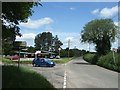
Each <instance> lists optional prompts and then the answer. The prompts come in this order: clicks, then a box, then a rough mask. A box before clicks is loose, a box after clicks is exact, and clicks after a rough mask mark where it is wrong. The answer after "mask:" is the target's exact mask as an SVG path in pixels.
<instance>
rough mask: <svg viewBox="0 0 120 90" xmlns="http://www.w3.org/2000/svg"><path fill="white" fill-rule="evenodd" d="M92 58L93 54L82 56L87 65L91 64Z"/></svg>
mask: <svg viewBox="0 0 120 90" xmlns="http://www.w3.org/2000/svg"><path fill="white" fill-rule="evenodd" d="M94 57H95V54H90V53H88V54H85V55H84V56H83V59H84V60H86V61H87V62H89V63H93V61H94Z"/></svg>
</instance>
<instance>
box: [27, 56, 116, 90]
mask: <svg viewBox="0 0 120 90" xmlns="http://www.w3.org/2000/svg"><path fill="white" fill-rule="evenodd" d="M27 67H28V68H30V69H32V70H34V71H37V72H38V73H40V74H42V75H43V76H45V77H46V78H47V79H48V81H50V82H51V83H52V84H53V85H54V86H55V87H56V88H118V73H117V72H114V71H111V70H107V69H104V68H102V67H99V66H97V65H91V64H89V63H87V62H86V61H84V60H83V59H82V58H81V57H79V58H76V59H74V60H72V61H70V62H68V63H67V64H57V65H56V66H55V67H52V68H48V67H32V65H28V66H27Z"/></svg>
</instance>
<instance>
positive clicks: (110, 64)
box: [97, 52, 120, 72]
mask: <svg viewBox="0 0 120 90" xmlns="http://www.w3.org/2000/svg"><path fill="white" fill-rule="evenodd" d="M114 55H115V61H114V59H113V53H112V52H110V53H108V54H107V55H104V56H101V57H100V58H99V60H98V62H97V64H98V65H100V66H102V67H105V68H108V69H111V70H114V71H118V72H120V54H118V53H115V54H114Z"/></svg>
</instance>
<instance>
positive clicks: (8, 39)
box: [1, 2, 41, 54]
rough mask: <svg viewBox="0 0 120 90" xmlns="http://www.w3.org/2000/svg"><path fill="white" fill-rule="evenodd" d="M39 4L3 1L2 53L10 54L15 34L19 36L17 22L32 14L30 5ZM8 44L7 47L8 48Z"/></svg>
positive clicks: (36, 3) (25, 20)
mask: <svg viewBox="0 0 120 90" xmlns="http://www.w3.org/2000/svg"><path fill="white" fill-rule="evenodd" d="M38 5H41V4H40V3H39V2H3V3H2V14H1V15H2V18H1V20H2V48H3V52H4V54H10V53H11V52H9V51H12V47H13V42H14V41H15V39H16V35H19V36H21V34H20V32H19V31H20V28H19V26H18V25H19V23H20V22H27V19H28V17H29V16H31V15H32V13H33V10H32V7H34V6H38ZM8 46H9V48H8Z"/></svg>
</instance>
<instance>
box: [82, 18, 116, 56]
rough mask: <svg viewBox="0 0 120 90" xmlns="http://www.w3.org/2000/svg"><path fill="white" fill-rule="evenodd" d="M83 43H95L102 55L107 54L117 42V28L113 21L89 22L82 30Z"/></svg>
mask: <svg viewBox="0 0 120 90" xmlns="http://www.w3.org/2000/svg"><path fill="white" fill-rule="evenodd" d="M81 35H82V42H88V43H94V44H95V45H96V51H97V52H98V54H100V55H102V54H103V55H104V54H107V53H108V52H109V51H110V49H111V42H113V41H114V40H115V35H116V26H115V24H114V22H113V21H112V20H111V19H100V20H98V19H96V20H92V21H90V22H88V23H87V24H86V25H85V26H84V30H82V33H81Z"/></svg>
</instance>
